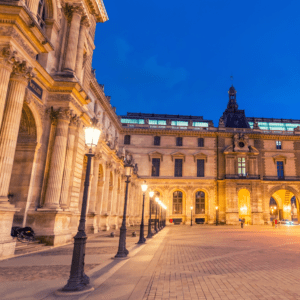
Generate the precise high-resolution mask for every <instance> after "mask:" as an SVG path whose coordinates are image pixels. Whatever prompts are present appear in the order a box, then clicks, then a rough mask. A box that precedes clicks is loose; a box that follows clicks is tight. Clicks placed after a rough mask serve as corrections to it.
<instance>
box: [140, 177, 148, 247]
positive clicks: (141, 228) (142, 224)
mask: <svg viewBox="0 0 300 300" xmlns="http://www.w3.org/2000/svg"><path fill="white" fill-rule="evenodd" d="M147 188H148V185H147V183H146V181H144V183H143V184H142V191H143V208H142V221H141V226H140V239H139V241H138V242H137V243H138V244H144V243H145V242H146V239H145V237H144V208H145V193H146V191H147Z"/></svg>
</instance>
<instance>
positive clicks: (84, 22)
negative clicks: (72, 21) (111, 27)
mask: <svg viewBox="0 0 300 300" xmlns="http://www.w3.org/2000/svg"><path fill="white" fill-rule="evenodd" d="M80 24H81V25H82V26H85V27H87V28H88V27H90V22H89V20H88V18H87V16H83V17H82V18H81V22H80Z"/></svg>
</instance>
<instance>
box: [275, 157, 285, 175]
mask: <svg viewBox="0 0 300 300" xmlns="http://www.w3.org/2000/svg"><path fill="white" fill-rule="evenodd" d="M276 169H277V178H278V179H284V162H283V161H282V160H278V161H277V162H276ZM280 173H281V174H280Z"/></svg>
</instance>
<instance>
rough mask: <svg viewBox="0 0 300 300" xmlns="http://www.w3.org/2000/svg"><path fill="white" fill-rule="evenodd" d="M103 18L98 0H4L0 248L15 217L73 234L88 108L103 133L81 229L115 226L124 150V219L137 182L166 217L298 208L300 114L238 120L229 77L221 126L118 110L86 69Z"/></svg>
mask: <svg viewBox="0 0 300 300" xmlns="http://www.w3.org/2000/svg"><path fill="white" fill-rule="evenodd" d="M107 20H108V16H107V13H106V10H105V7H104V4H103V2H102V1H101V0H78V1H76V2H74V1H71V0H64V1H63V0H27V1H23V0H2V1H0V170H1V172H0V228H1V230H0V256H7V255H12V254H13V253H14V249H15V241H13V240H12V238H11V236H10V231H11V227H12V226H25V225H27V226H31V227H32V228H33V229H34V231H35V232H36V235H37V237H38V238H39V239H41V240H42V241H44V242H46V243H48V244H52V245H60V244H64V243H66V242H69V241H71V239H72V236H73V235H74V234H75V233H76V231H77V226H78V219H79V215H80V208H81V201H82V195H83V185H84V178H85V171H86V159H85V155H84V154H85V153H86V152H87V151H88V149H87V148H86V147H85V143H84V131H83V126H85V125H88V124H89V123H90V120H91V118H97V119H98V121H99V124H100V125H101V130H102V134H101V137H100V141H99V143H98V146H97V149H96V153H95V154H96V155H95V157H94V158H93V161H92V171H91V177H90V189H89V199H88V214H87V231H88V232H89V233H96V232H98V231H99V230H109V229H110V228H112V229H117V228H118V226H119V225H120V222H121V216H122V213H123V201H124V181H125V178H124V165H123V164H124V163H123V161H124V157H125V156H126V154H131V155H132V156H133V158H134V160H135V163H137V165H138V172H136V173H135V174H133V175H132V178H131V183H130V186H129V199H128V211H127V216H128V218H127V222H128V225H134V224H138V223H139V221H140V216H141V201H142V192H141V188H140V184H141V182H142V181H144V180H146V181H147V183H148V184H149V187H150V188H151V189H152V190H155V191H156V194H157V195H158V196H159V197H160V199H161V200H162V201H163V202H164V203H165V204H166V205H167V219H168V220H170V219H179V220H181V221H182V222H183V223H184V222H186V221H188V220H189V218H190V215H191V214H190V213H191V211H190V207H191V206H193V209H194V212H193V216H194V218H195V219H196V221H199V222H206V223H209V224H212V223H214V222H215V221H216V215H217V214H216V212H217V210H216V207H218V216H219V221H220V222H223V223H227V224H237V223H238V220H239V218H245V220H246V222H248V223H250V224H264V223H268V222H270V219H272V218H274V217H276V216H279V217H280V218H291V217H294V218H295V216H296V215H297V214H298V213H297V211H298V209H297V208H298V200H297V199H299V195H298V193H299V189H300V184H299V182H300V181H299V179H300V130H299V127H298V125H299V124H300V121H295V120H275V119H274V120H273V119H256V118H246V116H245V113H244V111H242V110H238V106H237V103H236V93H235V89H234V88H233V87H231V88H230V90H229V102H228V106H227V108H226V110H225V111H224V114H223V116H222V117H221V119H220V122H219V125H218V127H214V124H213V122H212V121H210V120H205V119H203V118H202V117H197V116H180V115H178V116H177V115H157V114H156V115H152V114H130V113H128V114H127V115H126V116H120V117H119V116H117V115H116V112H115V108H114V107H112V106H111V104H110V97H109V96H106V95H105V93H104V87H103V85H100V84H98V82H97V80H96V78H95V72H94V70H93V69H92V57H93V53H94V49H95V45H94V35H95V28H96V24H97V23H102V22H105V21H107ZM126 151H127V153H126ZM291 198H292V199H296V200H295V201H294V202H291ZM270 199H271V200H272V202H271V204H272V208H270V207H271V206H270ZM148 201H149V197H148V195H147V197H146V205H145V207H146V208H148V207H149V202H148ZM148 213H149V212H148V209H146V217H147V216H148ZM270 213H271V215H270Z"/></svg>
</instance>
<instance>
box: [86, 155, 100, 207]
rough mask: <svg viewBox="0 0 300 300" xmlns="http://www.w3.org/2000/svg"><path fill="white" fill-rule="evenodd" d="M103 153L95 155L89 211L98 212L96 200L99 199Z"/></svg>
mask: <svg viewBox="0 0 300 300" xmlns="http://www.w3.org/2000/svg"><path fill="white" fill-rule="evenodd" d="M101 158H102V155H101V154H100V153H97V154H96V155H95V157H94V169H93V179H92V183H91V196H90V203H89V213H95V212H96V200H97V188H98V173H99V164H100V159H101Z"/></svg>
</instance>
